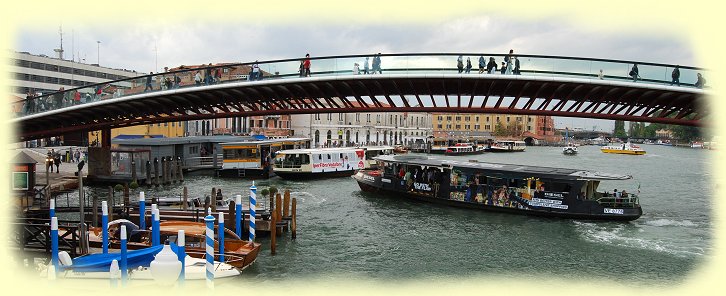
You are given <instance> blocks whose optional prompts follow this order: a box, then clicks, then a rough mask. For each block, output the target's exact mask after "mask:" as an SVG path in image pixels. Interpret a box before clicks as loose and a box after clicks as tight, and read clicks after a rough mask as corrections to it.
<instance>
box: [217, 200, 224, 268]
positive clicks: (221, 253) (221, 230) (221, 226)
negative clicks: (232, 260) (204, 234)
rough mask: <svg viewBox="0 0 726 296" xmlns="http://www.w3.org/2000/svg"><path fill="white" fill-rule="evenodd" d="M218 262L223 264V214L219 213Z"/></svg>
mask: <svg viewBox="0 0 726 296" xmlns="http://www.w3.org/2000/svg"><path fill="white" fill-rule="evenodd" d="M217 224H219V227H218V228H217V232H219V239H218V241H219V262H224V212H219V223H217Z"/></svg>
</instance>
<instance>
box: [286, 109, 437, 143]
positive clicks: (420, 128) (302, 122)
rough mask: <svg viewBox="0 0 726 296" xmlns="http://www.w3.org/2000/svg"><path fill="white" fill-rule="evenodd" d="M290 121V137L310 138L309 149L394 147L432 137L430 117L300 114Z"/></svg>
mask: <svg viewBox="0 0 726 296" xmlns="http://www.w3.org/2000/svg"><path fill="white" fill-rule="evenodd" d="M354 104H355V102H354ZM291 121H292V130H293V131H292V132H293V134H292V135H293V136H295V137H307V138H310V139H311V146H313V147H341V146H361V145H398V144H404V143H405V141H406V140H407V139H409V138H411V137H428V136H431V135H432V128H431V114H430V113H414V112H379V113H318V114H300V115H291Z"/></svg>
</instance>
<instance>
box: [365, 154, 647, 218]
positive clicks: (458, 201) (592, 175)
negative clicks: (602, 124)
mask: <svg viewBox="0 0 726 296" xmlns="http://www.w3.org/2000/svg"><path fill="white" fill-rule="evenodd" d="M376 159H377V160H378V161H379V162H381V165H382V168H381V169H380V170H361V171H359V172H358V173H357V174H355V175H354V176H353V179H355V180H356V181H357V182H358V185H359V186H360V188H361V190H363V191H366V192H371V193H376V194H385V195H388V196H390V197H392V198H396V199H405V200H413V201H423V202H431V203H437V204H443V205H447V206H453V207H461V208H470V209H479V210H485V211H496V212H505V213H514V214H524V215H537V216H549V217H560V218H568V219H586V220H617V221H630V220H635V219H638V218H639V217H640V216H641V215H642V213H643V211H642V209H641V207H640V204H639V202H638V196H637V195H635V194H632V193H631V194H627V195H618V196H611V195H609V194H607V193H605V192H599V191H598V186H599V185H600V182H601V181H607V182H608V184H609V183H610V182H613V181H620V180H629V179H631V178H632V177H631V176H626V175H616V174H606V173H599V172H592V171H585V170H577V169H566V168H552V167H537V166H527V165H515V164H501V163H485V162H471V161H466V162H464V161H455V160H450V159H446V160H442V159H435V158H429V157H425V156H413V155H397V156H380V157H377V158H376ZM402 171H405V172H423V173H422V174H416V175H417V176H419V177H413V178H409V179H406V177H401V175H402V174H401V172H402ZM428 174H432V178H424V177H423V176H428ZM406 175H410V174H406Z"/></svg>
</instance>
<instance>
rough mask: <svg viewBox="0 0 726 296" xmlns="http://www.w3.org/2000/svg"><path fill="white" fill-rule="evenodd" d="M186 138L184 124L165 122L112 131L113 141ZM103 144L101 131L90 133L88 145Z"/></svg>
mask: <svg viewBox="0 0 726 296" xmlns="http://www.w3.org/2000/svg"><path fill="white" fill-rule="evenodd" d="M183 136H184V123H183V122H165V123H155V124H145V125H137V126H129V127H122V128H115V129H112V130H111V139H113V138H116V137H120V138H160V137H164V138H171V137H183ZM94 140H95V141H97V143H100V142H101V131H92V132H89V133H88V143H89V144H91V145H92V143H93V142H94Z"/></svg>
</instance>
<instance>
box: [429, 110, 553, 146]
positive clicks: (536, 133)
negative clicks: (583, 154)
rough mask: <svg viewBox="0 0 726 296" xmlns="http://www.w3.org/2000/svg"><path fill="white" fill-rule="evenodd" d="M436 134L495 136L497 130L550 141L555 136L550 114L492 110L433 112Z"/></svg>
mask: <svg viewBox="0 0 726 296" xmlns="http://www.w3.org/2000/svg"><path fill="white" fill-rule="evenodd" d="M432 115H433V135H434V137H437V138H450V137H460V136H467V135H470V136H478V135H483V134H490V135H495V134H497V129H498V126H499V129H504V130H508V131H511V134H512V137H515V138H517V137H518V138H526V137H532V138H535V139H538V140H546V141H549V140H551V139H553V138H554V137H555V129H554V120H553V119H552V117H551V116H538V115H518V114H489V113H481V114H476V113H433V114H432Z"/></svg>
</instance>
